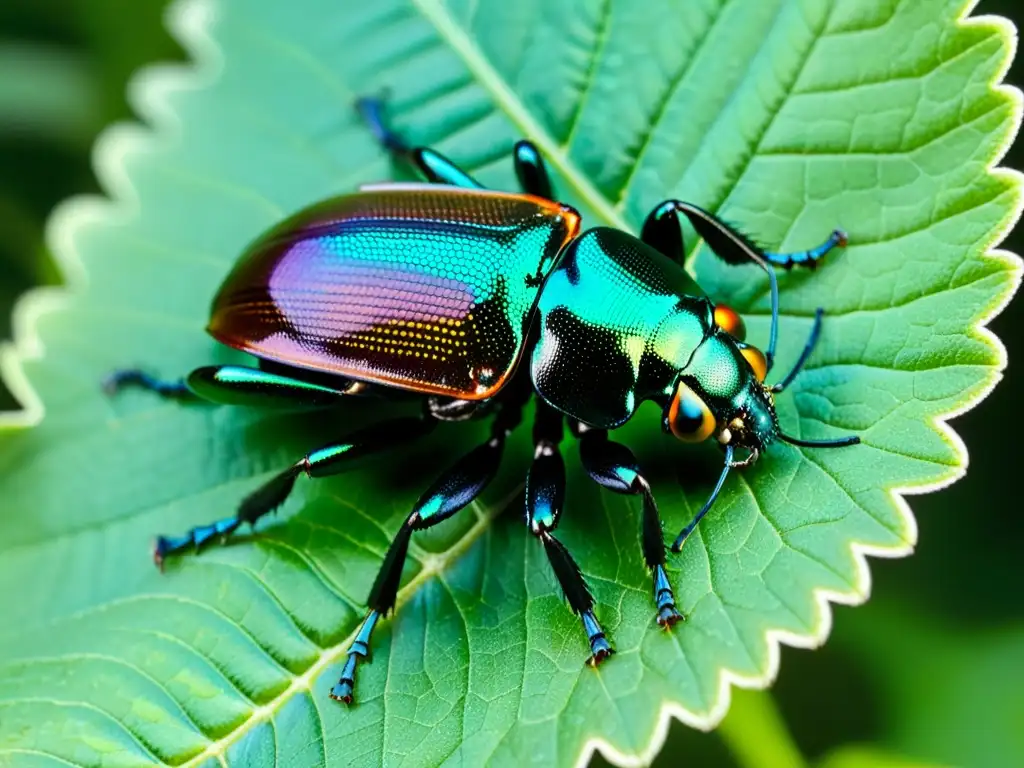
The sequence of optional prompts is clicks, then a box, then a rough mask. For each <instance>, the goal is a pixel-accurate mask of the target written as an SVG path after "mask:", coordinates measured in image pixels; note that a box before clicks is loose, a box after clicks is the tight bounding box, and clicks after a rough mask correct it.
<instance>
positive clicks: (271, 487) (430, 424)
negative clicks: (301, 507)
mask: <svg viewBox="0 0 1024 768" xmlns="http://www.w3.org/2000/svg"><path fill="white" fill-rule="evenodd" d="M436 424H437V422H436V421H435V420H434V419H432V418H429V417H423V418H416V417H404V418H400V419H390V420H388V421H384V422H381V423H379V424H375V425H373V426H371V427H367V428H366V429H361V430H358V431H357V432H354V433H353V434H352V435H350V436H349V437H348V439H346V440H343V441H342V442H339V443H333V444H331V445H325V446H324V447H322V448H319V449H318V450H315V451H313V452H311V453H310V454H308V455H307V456H305V457H303V458H302V459H301V460H300V461H298V462H296V463H295V464H293V465H292V466H290V467H288V469H286V470H284V471H283V472H281V473H279V474H277V475H275V476H274V477H273V478H271V479H270V480H269V481H267V482H266V483H264V484H263V485H262V486H260V487H259V488H257V489H256V490H255V491H254V492H253V493H251V494H249V495H248V496H247V497H246V498H245V499H244V500H243V501H242V503H241V504H240V505H239V506H238V511H237V512H236V513H235V515H234V516H232V517H226V518H224V519H223V520H218V521H216V522H214V523H210V524H209V525H200V526H196V527H195V528H192V529H191V530H190V531H188V532H187V533H185V534H184V535H183V536H173V537H168V536H158V537H157V540H156V546H155V547H154V549H153V560H154V561H155V562H156V564H157V566H159V567H161V568H162V567H163V562H164V560H165V559H166V558H167V557H168V556H169V555H173V554H177V553H179V552H181V551H183V550H185V549H192V548H195V549H197V550H198V549H201V548H202V547H203V545H205V544H206V543H208V542H209V541H210V540H211V539H213V538H215V537H220V538H226V537H227V536H229V535H231V534H232V533H234V532H235V531H236V530H237V529H238V528H239V526H241V525H242V524H243V523H248V524H249V525H250V526H255V525H256V522H257V521H258V520H259V519H260V518H261V517H263V516H264V515H266V514H267V513H269V512H273V511H274V510H275V509H277V508H278V507H279V506H281V504H283V503H284V501H285V499H287V498H288V494H289V493H291V490H292V487H293V486H294V485H295V480H296V478H298V476H299V475H301V474H302V473H305V474H306V475H307V476H308V477H327V476H328V475H335V474H338V473H339V472H342V471H344V470H346V469H348V468H350V467H351V466H352V464H353V462H354V461H355V460H357V459H359V458H362V457H365V456H367V455H370V454H374V453H379V452H380V451H382V450H386V449H389V448H392V447H396V446H398V445H401V444H402V443H405V442H408V441H410V440H414V439H416V438H418V437H422V436H423V435H425V434H427V433H428V432H429V431H430V430H432V429H433V428H434V427H435V426H436Z"/></svg>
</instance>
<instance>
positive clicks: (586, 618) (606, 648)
mask: <svg viewBox="0 0 1024 768" xmlns="http://www.w3.org/2000/svg"><path fill="white" fill-rule="evenodd" d="M580 620H581V621H582V622H583V629H584V630H586V633H587V640H588V641H590V654H591V655H590V658H589V659H587V664H588V665H589V666H591V667H596V666H598V665H599V664H600V663H601V662H602V661H604V660H605V659H607V658H608V657H609V656H611V655H612V654H613V653H615V649H613V648H612V647H611V645H609V644H608V638H606V637H605V635H604V630H603V629H601V625H600V624H599V623H598V621H597V618H596V617H595V616H594V612H593V610H588V611H584V612H583V614H582V615H581V616H580Z"/></svg>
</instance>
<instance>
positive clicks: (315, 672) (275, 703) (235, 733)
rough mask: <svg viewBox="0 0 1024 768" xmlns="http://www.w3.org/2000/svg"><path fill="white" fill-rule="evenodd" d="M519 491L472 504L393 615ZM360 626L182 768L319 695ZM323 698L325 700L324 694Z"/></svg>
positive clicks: (403, 592) (216, 754)
mask: <svg viewBox="0 0 1024 768" xmlns="http://www.w3.org/2000/svg"><path fill="white" fill-rule="evenodd" d="M521 490H522V489H521V488H517V489H516V490H515V493H513V494H511V495H510V496H509V497H508V498H506V499H503V500H501V501H500V502H499V503H497V504H494V505H493V506H491V508H490V510H491V511H490V513H488V512H487V511H484V510H483V509H482V508H480V506H479V504H478V502H475V501H474V502H473V504H472V506H473V507H475V508H476V512H477V521H476V522H475V523H474V524H473V526H472V527H471V528H470V529H469V530H468V531H466V533H465V535H463V536H462V537H461V538H460V539H459V540H458V541H456V542H455V544H453V545H452V546H451V547H449V548H448V549H447V550H445V552H444V553H443V554H441V555H437V556H435V558H434V559H433V560H432V562H431V566H432V567H426V566H425V567H424V568H422V569H421V570H420V572H419V573H417V574H416V575H415V576H414V577H413V578H412V579H410V580H409V583H408V584H406V585H405V586H404V587H402V589H400V590H399V591H398V598H397V600H396V601H395V607H394V612H395V613H397V612H398V611H400V610H401V609H402V606H404V605H405V604H406V603H408V602H409V600H410V599H412V597H413V596H415V594H416V593H417V592H418V591H419V589H420V587H421V586H423V584H425V583H426V582H428V581H429V580H431V579H433V578H434V577H436V576H438V575H439V574H441V573H443V572H444V571H445V570H446V569H447V568H448V566H449V565H450V564H451V563H452V562H454V561H455V560H457V559H458V558H459V557H461V556H462V554H463V553H464V552H465V551H466V550H467V549H469V547H470V546H472V545H473V544H474V543H475V542H476V540H477V539H479V538H480V536H481V535H483V534H484V533H485V532H486V531H487V530H488V529H489V528H490V527H491V523H492V522H493V518H494V517H495V516H496V515H497V514H499V513H500V512H501V510H503V509H504V508H505V507H506V506H507V504H508V503H509V502H510V501H511V499H512V498H514V496H515V495H517V494H518V493H520V492H521ZM361 624H362V622H360V625H361ZM360 625H357V626H356V628H355V629H353V630H352V633H351V634H349V635H348V637H346V638H345V639H343V640H342V641H341V642H339V643H337V644H335V645H333V646H330V647H328V648H324V649H323V650H322V652H321V653H320V654H319V655H318V657H317V659H316V661H314V662H313V663H312V664H310V665H309V667H308V668H307V669H306V671H305V672H303V673H302V674H301V675H296V676H295V677H293V678H292V681H291V683H290V684H289V685H288V687H287V688H285V689H284V690H283V691H282V692H281V693H279V694H278V695H277V696H275V697H274V698H273V699H271V700H270V701H269V702H267V703H266V704H263V705H262V706H258V707H256V708H254V709H253V710H252V714H250V715H249V717H248V718H246V720H245V721H244V722H243V723H242V724H241V725H239V726H238V727H237V728H234V729H233V730H231V731H229V732H228V733H227V734H226V735H224V736H222V737H221V738H219V739H217V740H216V741H211V742H210V743H209V745H207V747H206V749H204V750H203V751H202V752H200V753H199V754H197V755H195V756H194V757H192V758H191V759H189V760H188V761H187V762H185V763H183V764H182V766H181V768H193V766H199V765H202V764H204V763H205V762H206V761H207V760H210V759H215V760H217V761H219V762H221V763H222V764H223V758H224V755H225V754H226V752H227V751H228V749H230V748H231V746H232V745H233V744H235V743H237V742H238V741H239V740H240V739H242V738H243V737H244V736H245V735H246V734H247V733H249V732H250V731H251V730H252V729H253V728H255V727H256V726H258V725H259V724H260V723H263V722H271V720H272V718H273V717H274V715H276V714H277V712H278V711H279V710H280V709H281V708H282V707H284V706H285V705H286V704H288V702H290V701H291V700H292V699H293V698H294V697H295V696H296V695H297V694H300V693H303V692H308V693H309V694H310V695H311V696H316V695H321V694H318V693H317V692H316V691H315V689H314V686H315V683H316V681H317V680H318V679H319V678H320V675H321V673H322V672H323V671H324V670H325V669H326V668H327V667H329V666H331V665H332V664H334V663H336V662H337V661H338V660H340V659H341V657H342V656H343V655H344V654H345V653H347V651H348V649H349V646H350V645H351V644H352V641H353V640H354V639H355V636H356V634H357V633H358V632H359V626H360ZM322 695H324V696H326V693H324V694H322ZM338 706H339V707H343V706H345V705H343V704H338Z"/></svg>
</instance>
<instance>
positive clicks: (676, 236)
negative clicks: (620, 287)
mask: <svg viewBox="0 0 1024 768" xmlns="http://www.w3.org/2000/svg"><path fill="white" fill-rule="evenodd" d="M680 213H682V214H683V215H684V216H686V218H687V219H689V221H690V224H692V225H693V228H694V229H695V230H697V234H698V235H700V236H701V237H702V238H703V239H704V242H705V243H707V244H708V247H709V248H710V249H711V250H712V252H713V253H714V254H715V255H716V256H718V258H720V259H721V260H722V261H724V262H725V263H726V264H733V265H735V264H746V263H749V262H753V263H755V264H757V265H758V266H760V267H761V268H762V269H763V270H764V271H765V272H766V273H767V275H768V287H769V293H770V294H771V302H772V323H771V330H770V331H769V336H768V349H767V350H765V355H764V356H765V360H766V361H767V363H768V370H769V371H770V370H771V369H772V364H773V363H774V362H775V345H776V342H777V340H778V336H779V283H778V278H777V277H776V276H775V269H774V268H773V267H775V266H781V267H785V268H787V269H788V268H789V267H791V266H793V265H794V264H806V265H809V266H813V265H814V264H816V263H817V262H818V260H820V259H821V258H822V257H823V256H824V255H825V254H826V253H828V252H829V251H831V250H832V249H833V248H835V247H837V246H844V245H846V235H845V234H844V233H843V232H841V231H840V230H836V231H835V232H833V233H832V235H831V236H830V237H829V239H828V240H827V241H825V243H823V244H822V245H820V246H818V247H817V248H812V249H811V250H809V251H801V252H799V253H789V254H784V253H768V252H766V251H764V250H762V249H761V248H759V247H758V246H757V245H756V244H755V243H754V242H753V241H751V240H750V238H748V237H746V235H744V234H743V233H741V232H739V231H738V230H736V229H734V228H733V227H730V226H729V225H728V224H726V223H725V222H724V221H722V220H721V219H719V218H718V217H717V216H715V215H713V214H711V213H708V212H707V211H705V210H704V209H702V208H698V207H697V206H696V205H692V204H691V203H684V202H682V201H681V200H666V201H665V202H663V203H661V204H659V205H658V206H657V207H655V209H654V210H653V211H651V213H650V214H649V215H648V216H647V220H646V221H645V222H644V226H643V230H642V231H641V235H640V238H641V239H642V240H643V241H644V242H645V243H648V244H649V245H652V246H654V247H655V248H658V250H660V251H661V252H662V253H664V254H665V255H667V256H669V258H672V259H674V260H675V261H677V262H679V263H680V264H682V262H683V255H684V245H683V235H682V231H681V230H679V226H678V225H679V214H680Z"/></svg>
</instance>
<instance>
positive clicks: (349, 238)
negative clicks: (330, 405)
mask: <svg viewBox="0 0 1024 768" xmlns="http://www.w3.org/2000/svg"><path fill="white" fill-rule="evenodd" d="M578 226H579V217H578V215H577V214H576V213H575V212H573V211H572V210H571V209H569V208H566V207H564V206H561V205H559V204H557V203H552V202H549V201H546V200H542V199H540V198H535V197H530V196H527V195H509V194H502V193H494V192H483V191H477V190H463V189H457V188H454V187H444V186H428V185H404V186H403V185H394V186H390V187H379V188H375V189H373V190H371V191H367V192H363V193H360V194H355V195H349V196H345V197H339V198H335V199H333V200H328V201H326V202H324V203H320V204H318V205H315V206H313V207H311V208H308V209H306V210H304V211H302V212H300V213H298V214H297V215H295V216H293V217H292V218H290V219H288V220H287V221H285V222H284V223H282V224H280V225H279V226H277V227H275V228H274V229H273V230H271V231H270V232H268V233H266V234H265V235H263V236H262V237H261V238H260V239H259V240H258V241H257V242H256V243H254V244H253V245H252V246H251V247H250V248H249V249H248V250H247V251H246V252H245V254H243V256H242V257H241V259H240V260H239V262H238V264H237V265H236V266H235V268H234V270H233V271H232V272H231V274H230V275H229V276H228V278H227V280H226V281H225V283H224V285H223V286H222V287H221V290H220V292H219V293H218V295H217V298H216V299H215V301H214V305H213V311H212V318H211V321H210V326H209V331H210V333H211V334H212V335H213V336H214V337H215V338H216V339H217V340H218V341H221V342H223V343H224V344H227V345H229V346H232V347H235V348H237V349H242V350H244V351H246V352H250V353H252V354H255V355H256V356H258V357H262V358H265V359H268V360H274V361H277V362H281V363H285V364H288V365H292V366H298V367H303V368H310V369H315V370H322V371H329V372H333V373H338V374H340V375H344V376H346V377H351V378H355V379H361V380H365V381H373V382H380V383H384V384H388V385H391V386H396V387H400V388H403V389H411V390H415V391H419V392H431V393H436V394H442V395H449V396H452V397H458V398H463V399H469V400H480V399H484V398H487V397H490V396H492V395H493V394H494V393H495V392H497V391H498V390H499V389H500V388H501V386H502V385H503V384H504V382H505V381H506V380H507V378H508V376H509V374H510V373H511V372H512V370H513V369H514V368H515V365H516V363H517V362H518V360H519V357H520V355H521V354H522V350H523V346H524V341H525V339H524V334H525V331H526V328H527V325H528V323H527V321H528V318H529V316H530V313H531V312H532V310H533V307H534V305H535V303H536V298H537V291H538V282H539V281H538V280H537V279H536V278H537V276H538V275H543V274H545V273H546V272H547V271H548V270H550V268H551V265H552V263H553V262H554V260H555V257H556V256H557V255H558V253H559V251H560V250H561V249H562V247H563V246H564V245H565V244H566V243H567V242H569V240H571V239H572V237H574V236H575V234H576V232H577V229H578Z"/></svg>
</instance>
